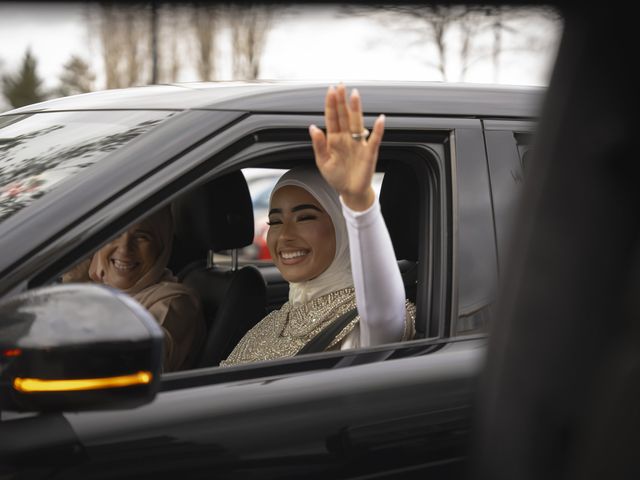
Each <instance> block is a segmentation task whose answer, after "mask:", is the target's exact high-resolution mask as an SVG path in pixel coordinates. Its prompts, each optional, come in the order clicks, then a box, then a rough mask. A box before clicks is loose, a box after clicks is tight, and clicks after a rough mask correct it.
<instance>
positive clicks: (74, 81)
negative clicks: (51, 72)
mask: <svg viewBox="0 0 640 480" xmlns="http://www.w3.org/2000/svg"><path fill="white" fill-rule="evenodd" d="M63 68H64V71H63V72H62V74H61V75H60V86H59V87H58V89H57V90H56V93H57V94H59V95H61V96H63V97H66V96H68V95H76V94H79V93H87V92H91V91H92V90H93V82H94V81H95V79H96V76H95V74H94V73H93V72H92V71H91V69H90V68H89V65H88V64H87V62H85V61H84V60H82V58H80V57H78V56H77V55H72V56H71V58H70V59H69V61H68V62H67V63H65V65H64V67H63Z"/></svg>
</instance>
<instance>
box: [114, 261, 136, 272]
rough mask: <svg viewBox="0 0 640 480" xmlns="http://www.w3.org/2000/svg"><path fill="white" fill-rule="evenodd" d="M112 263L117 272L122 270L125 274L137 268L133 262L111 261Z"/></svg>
mask: <svg viewBox="0 0 640 480" xmlns="http://www.w3.org/2000/svg"><path fill="white" fill-rule="evenodd" d="M112 262H113V266H114V267H116V268H117V269H118V270H122V271H125V272H128V271H130V270H133V269H134V268H136V266H137V263H135V262H123V261H122V260H116V259H112Z"/></svg>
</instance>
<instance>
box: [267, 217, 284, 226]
mask: <svg viewBox="0 0 640 480" xmlns="http://www.w3.org/2000/svg"><path fill="white" fill-rule="evenodd" d="M281 223H282V220H278V219H275V218H274V219H273V220H271V219H269V220H267V225H269V226H270V227H271V226H273V225H280V224H281Z"/></svg>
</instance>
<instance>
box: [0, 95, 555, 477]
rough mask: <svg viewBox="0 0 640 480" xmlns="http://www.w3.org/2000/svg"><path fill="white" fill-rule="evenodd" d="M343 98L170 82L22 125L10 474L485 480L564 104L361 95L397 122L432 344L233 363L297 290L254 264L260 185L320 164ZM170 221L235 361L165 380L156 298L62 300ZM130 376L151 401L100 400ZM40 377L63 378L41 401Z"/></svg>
mask: <svg viewBox="0 0 640 480" xmlns="http://www.w3.org/2000/svg"><path fill="white" fill-rule="evenodd" d="M327 86H328V85H325V84H306V83H284V82H283V83H214V84H183V85H166V86H149V87H139V88H130V89H123V90H113V91H105V92H97V93H91V94H85V95H79V96H75V97H68V98H62V99H57V100H51V101H48V102H44V103H40V104H35V105H31V106H28V107H24V108H21V109H17V110H13V111H10V112H6V113H4V114H2V115H0V221H1V223H0V245H1V246H2V250H1V251H2V252H3V254H2V255H1V256H0V295H1V297H2V300H1V301H2V303H1V305H0V375H1V382H2V383H1V384H0V388H1V393H2V398H1V400H2V411H1V417H0V465H1V467H0V477H1V478H65V479H68V478H82V479H89V478H136V479H139V478H158V476H159V475H160V476H161V478H164V476H166V475H172V476H173V475H183V476H185V477H186V478H212V477H215V478H300V477H305V478H374V476H375V478H401V477H410V476H413V475H425V476H427V475H436V477H435V478H443V477H445V476H447V475H455V474H458V473H460V472H462V471H463V469H464V468H465V465H466V459H467V450H468V448H469V444H470V428H471V399H472V397H473V395H474V392H475V385H476V382H477V375H478V373H479V371H480V370H481V367H482V364H483V358H484V353H485V347H486V342H487V332H486V325H487V322H488V320H489V319H490V318H491V314H492V302H493V301H494V298H495V291H496V286H497V279H498V276H499V273H500V265H501V262H502V261H503V259H504V257H505V255H506V252H507V251H508V240H507V239H508V236H507V232H508V231H509V229H510V225H511V223H512V216H513V212H512V209H513V206H514V205H515V204H516V201H517V199H518V196H519V194H520V189H521V186H522V182H523V178H524V175H525V172H526V170H527V163H526V162H527V151H528V148H529V146H530V143H531V138H532V135H533V133H534V127H535V122H536V119H537V117H538V114H539V108H540V106H541V100H542V98H543V95H544V90H543V89H540V88H528V87H527V88H525V87H497V86H472V85H450V84H436V83H388V84H379V83H368V84H361V83H359V84H353V85H348V87H349V88H351V87H357V88H358V89H359V91H360V92H361V94H362V98H363V99H364V111H365V122H369V123H372V122H373V120H374V119H375V116H376V115H377V114H379V113H385V114H386V116H387V121H386V130H385V135H384V139H383V142H382V146H381V151H380V159H379V162H378V170H379V172H380V173H381V174H382V176H383V180H382V186H381V190H380V203H381V206H382V211H383V215H384V218H385V222H386V224H387V227H388V229H389V231H390V234H391V237H392V241H393V244H394V249H395V252H396V258H397V260H398V265H399V268H400V269H401V272H402V276H403V280H404V282H405V289H406V293H407V296H408V297H409V298H410V299H411V300H413V301H414V302H415V303H416V306H417V321H416V328H417V336H416V338H415V339H414V340H411V341H407V342H401V343H394V344H389V345H383V346H377V347H371V348H363V349H354V350H345V351H337V352H335V351H334V352H318V353H310V354H305V355H299V356H296V357H293V358H288V359H284V360H277V361H268V362H261V363H256V364H252V365H245V366H235V367H219V366H218V363H219V362H220V360H221V359H224V358H225V357H226V355H227V354H228V352H229V351H230V350H231V348H233V346H234V345H235V342H237V340H238V339H239V338H240V337H241V336H242V335H243V334H244V332H245V331H246V330H247V329H248V328H250V326H251V325H253V324H254V323H255V322H256V321H257V320H258V319H259V318H261V317H262V316H264V315H265V314H266V313H267V312H268V311H270V310H272V309H274V308H278V307H279V306H280V305H281V304H282V303H283V302H284V301H286V299H287V293H288V287H287V284H286V282H284V280H283V279H282V277H281V276H280V275H279V273H278V271H277V270H276V269H275V267H274V266H273V265H272V264H270V263H269V262H256V263H255V264H250V262H248V261H241V260H239V259H238V256H237V251H238V250H239V249H241V248H243V247H246V246H247V245H249V244H251V242H252V241H253V231H254V222H253V211H252V209H251V198H250V195H249V191H248V189H247V184H246V180H245V176H246V175H244V174H243V171H244V172H245V173H246V170H245V169H250V168H270V169H280V170H282V171H285V170H286V169H288V168H291V167H293V166H296V165H300V164H308V163H312V162H313V152H312V149H311V143H310V139H309V134H308V126H309V125H310V124H316V125H319V126H323V125H324V118H323V107H324V95H325V92H326V89H327ZM367 126H369V127H370V126H371V125H367ZM168 204H171V207H172V209H173V213H174V217H175V222H176V235H175V240H174V251H173V254H172V258H171V261H170V266H171V268H172V270H173V271H174V272H175V273H176V274H177V275H178V277H179V278H180V279H181V281H183V282H185V283H187V284H189V285H191V286H192V287H194V288H195V289H196V290H197V291H198V292H199V294H200V296H201V300H202V302H203V304H204V306H205V313H206V316H207V322H208V327H209V329H208V339H207V342H208V345H209V346H210V347H211V348H210V349H209V351H208V352H205V354H203V355H202V356H201V358H200V360H199V363H198V365H197V366H196V367H197V368H194V369H191V370H186V371H181V372H176V373H169V374H160V371H159V369H160V364H161V361H160V359H161V353H162V352H161V340H162V339H161V333H160V330H159V328H158V327H157V325H154V322H152V321H151V322H150V321H149V317H148V316H145V312H141V311H140V309H139V308H137V306H136V304H135V302H132V301H131V300H130V298H129V297H127V296H126V295H124V294H121V293H118V292H116V291H113V290H110V289H108V288H106V287H100V286H95V285H83V284H75V285H66V284H65V285H59V284H58V283H59V278H60V276H61V275H62V274H63V273H64V272H65V271H67V270H68V269H70V268H71V267H73V266H74V265H75V264H77V263H78V262H80V261H81V260H82V259H84V258H86V257H87V256H88V255H90V254H91V252H93V251H94V250H96V249H97V248H99V247H100V246H101V245H103V244H104V243H106V242H107V241H108V240H110V239H111V238H113V237H114V236H116V235H117V234H118V233H119V232H121V231H122V230H124V229H126V228H127V227H128V226H129V225H131V224H133V223H135V222H136V221H139V219H141V218H142V217H144V216H146V215H148V214H149V213H151V212H153V211H156V210H157V209H159V208H161V207H163V206H165V205H168ZM213 347H215V348H213ZM141 372H143V373H144V374H141ZM138 374H140V375H138ZM136 375H138V376H136ZM145 375H146V376H145ZM125 377H126V379H127V381H128V382H129V384H128V386H122V385H121V384H114V383H101V384H99V385H98V386H94V387H95V388H94V387H91V386H89V387H86V388H85V387H78V383H77V382H76V381H78V380H81V379H83V380H87V379H94V380H95V379H97V378H102V379H106V378H109V379H112V380H114V379H122V378H125ZM16 379H18V380H20V381H21V382H22V383H17V382H16ZM25 379H27V380H35V381H38V380H39V381H42V382H41V383H40V384H39V385H45V386H46V385H50V384H51V383H50V382H49V383H47V382H48V381H55V382H62V383H56V384H55V385H57V386H58V387H57V388H51V389H50V390H47V389H46V388H45V387H43V388H41V389H40V390H39V389H38V387H37V386H36V387H35V388H34V389H32V390H29V388H26V387H25V388H21V387H20V386H21V385H25V383H24V380H25ZM65 381H66V382H68V383H64V382H65ZM114 381H115V380H114ZM74 382H76V383H74ZM36 385H38V384H36ZM369 475H371V477H369Z"/></svg>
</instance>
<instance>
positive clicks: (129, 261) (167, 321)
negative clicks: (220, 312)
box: [63, 207, 205, 372]
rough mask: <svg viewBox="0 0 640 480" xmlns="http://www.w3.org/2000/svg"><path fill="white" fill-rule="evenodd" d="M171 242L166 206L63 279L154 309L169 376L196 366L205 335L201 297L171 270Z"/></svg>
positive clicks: (124, 233) (171, 231)
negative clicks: (123, 295) (94, 286)
mask: <svg viewBox="0 0 640 480" xmlns="http://www.w3.org/2000/svg"><path fill="white" fill-rule="evenodd" d="M172 239H173V221H172V217H171V210H170V209H169V208H168V207H165V208H163V209H162V210H160V211H158V212H156V213H154V214H153V215H151V216H149V217H147V218H146V219H144V220H143V221H141V222H139V223H137V224H134V225H132V226H131V227H130V228H129V229H128V230H126V231H124V232H123V233H121V234H120V236H118V237H116V238H115V239H113V240H112V241H110V242H109V243H107V244H106V245H105V246H103V247H102V248H101V249H100V250H98V251H97V252H96V253H95V254H94V255H93V257H92V258H91V261H90V263H89V262H87V261H85V262H84V263H82V264H80V265H79V266H78V267H77V268H76V269H74V271H72V272H69V273H68V274H67V275H66V277H63V281H67V282H68V281H76V280H82V279H83V278H85V279H90V280H92V281H94V282H96V283H102V284H104V285H108V286H110V287H113V288H117V289H119V290H121V291H123V292H125V293H127V294H129V295H131V296H132V297H133V298H135V299H136V300H137V301H138V302H140V303H141V304H142V305H143V306H144V307H145V308H146V309H147V310H149V312H150V313H151V314H152V315H153V316H154V318H155V319H156V320H157V321H158V323H159V324H160V326H161V327H162V328H163V330H164V334H165V335H164V338H165V342H164V345H165V358H164V371H165V372H169V371H175V370H182V369H185V368H190V367H192V366H193V361H194V360H195V358H196V357H197V355H198V354H199V353H200V348H201V345H202V340H203V338H204V330H205V327H204V318H203V314H202V308H201V305H200V301H199V299H198V297H197V296H196V295H195V294H194V293H193V292H192V291H191V289H190V288H189V287H187V286H186V285H183V284H181V283H178V282H177V280H176V278H175V277H174V276H173V274H172V272H171V271H170V270H169V269H167V263H168V262H169V257H170V254H171V244H172ZM87 267H88V275H87V274H86V269H87ZM83 269H84V270H85V271H84V272H83V271H82V270H83ZM87 276H88V278H87Z"/></svg>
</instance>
